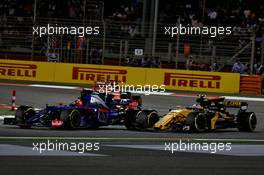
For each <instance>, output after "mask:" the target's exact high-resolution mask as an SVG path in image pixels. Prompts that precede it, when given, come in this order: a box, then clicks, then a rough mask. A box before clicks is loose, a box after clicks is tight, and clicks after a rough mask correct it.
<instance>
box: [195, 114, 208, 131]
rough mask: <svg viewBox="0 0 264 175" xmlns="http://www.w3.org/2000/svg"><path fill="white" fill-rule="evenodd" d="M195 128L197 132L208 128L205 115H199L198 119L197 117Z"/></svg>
mask: <svg viewBox="0 0 264 175" xmlns="http://www.w3.org/2000/svg"><path fill="white" fill-rule="evenodd" d="M194 124H195V128H196V129H197V131H199V132H202V131H204V130H205V127H206V119H205V116H204V115H200V114H199V115H197V117H195V123H194Z"/></svg>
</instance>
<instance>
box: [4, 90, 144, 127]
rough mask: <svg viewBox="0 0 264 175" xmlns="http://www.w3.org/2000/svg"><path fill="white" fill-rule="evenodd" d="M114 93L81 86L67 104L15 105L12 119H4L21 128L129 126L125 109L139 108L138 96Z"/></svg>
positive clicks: (139, 99)
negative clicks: (36, 106) (34, 106)
mask: <svg viewBox="0 0 264 175" xmlns="http://www.w3.org/2000/svg"><path fill="white" fill-rule="evenodd" d="M115 95H116V94H112V93H101V92H98V91H95V90H88V89H83V90H82V91H81V96H80V97H79V98H78V99H77V100H75V101H74V102H73V103H71V104H69V105H59V106H48V105H47V106H46V108H45V109H42V110H34V108H33V107H31V106H24V105H23V106H20V107H18V109H17V111H16V115H15V119H14V120H13V121H10V119H7V120H9V121H5V123H6V124H8V123H9V124H10V123H13V124H16V125H18V126H20V127H21V128H30V127H32V126H46V127H57V128H65V129H77V128H98V127H100V126H107V125H123V124H125V125H126V126H129V123H128V122H129V120H127V115H126V114H127V113H128V112H129V111H130V110H132V111H133V110H135V109H140V108H141V103H142V100H141V96H139V95H132V94H131V93H130V92H119V97H120V98H114V97H115Z"/></svg>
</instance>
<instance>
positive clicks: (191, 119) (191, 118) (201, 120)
mask: <svg viewBox="0 0 264 175" xmlns="http://www.w3.org/2000/svg"><path fill="white" fill-rule="evenodd" d="M186 125H187V126H189V127H190V131H191V132H205V131H206V130H207V117H206V115H205V114H203V113H199V112H191V113H190V114H188V116H187V120H186Z"/></svg>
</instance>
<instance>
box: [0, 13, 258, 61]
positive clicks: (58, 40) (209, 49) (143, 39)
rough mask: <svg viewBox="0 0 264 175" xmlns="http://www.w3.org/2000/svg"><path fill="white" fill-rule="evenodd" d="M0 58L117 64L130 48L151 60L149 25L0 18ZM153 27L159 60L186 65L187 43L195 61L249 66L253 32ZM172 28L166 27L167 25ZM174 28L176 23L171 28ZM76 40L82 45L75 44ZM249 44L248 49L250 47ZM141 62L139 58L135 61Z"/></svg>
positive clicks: (239, 29) (246, 30)
mask: <svg viewBox="0 0 264 175" xmlns="http://www.w3.org/2000/svg"><path fill="white" fill-rule="evenodd" d="M0 20H1V28H2V32H1V34H0V58H17V59H29V60H48V58H51V59H52V58H57V59H58V61H60V62H70V63H102V62H104V60H105V59H110V60H116V61H117V63H118V64H121V62H122V60H123V59H124V58H127V57H135V53H134V52H135V49H143V50H144V56H152V44H153V43H152V42H153V34H152V32H153V31H152V27H153V24H149V23H144V24H143V23H142V22H141V21H137V22H135V21H133V22H129V21H117V20H114V19H111V18H109V19H101V20H92V19H87V20H73V19H61V18H60V19H55V18H40V17H38V18H36V19H35V20H34V19H33V18H27V17H1V19H0ZM47 24H50V25H57V26H69V27H70V26H98V27H99V28H100V34H99V35H96V36H94V35H90V36H85V37H83V38H82V39H81V38H80V37H78V36H76V35H45V36H42V37H39V36H36V35H33V26H47ZM166 25H169V24H160V23H158V24H157V30H156V33H157V35H156V47H155V51H154V53H155V56H156V57H159V58H160V60H161V61H164V62H168V63H170V62H175V61H176V60H177V62H185V59H186V54H185V53H184V49H185V47H186V45H188V47H189V48H190V54H191V55H192V57H193V59H194V60H196V61H197V62H200V63H208V64H211V63H212V62H216V61H217V62H218V63H219V64H231V63H232V61H233V60H234V59H235V58H237V57H239V58H240V59H241V60H242V61H243V62H250V58H251V57H252V50H254V49H255V48H253V47H254V45H253V44H252V43H253V42H251V41H252V37H253V36H254V31H252V30H250V29H243V28H236V29H234V31H233V33H232V34H231V35H229V36H223V37H216V38H211V37H209V36H201V35H192V36H179V39H178V40H177V37H174V38H171V37H167V36H165V35H164V32H165V30H164V27H165V26H166ZM170 25H171V24H170ZM174 25H177V24H174ZM80 39H81V41H80ZM252 46H253V47H252ZM137 58H138V59H140V56H139V57H137Z"/></svg>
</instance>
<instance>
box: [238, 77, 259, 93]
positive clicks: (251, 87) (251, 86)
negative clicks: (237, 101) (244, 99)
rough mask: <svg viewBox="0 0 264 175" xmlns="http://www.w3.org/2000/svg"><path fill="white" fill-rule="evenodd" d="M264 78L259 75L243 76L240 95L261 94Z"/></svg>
mask: <svg viewBox="0 0 264 175" xmlns="http://www.w3.org/2000/svg"><path fill="white" fill-rule="evenodd" d="M262 80H263V78H262V77H261V76H258V75H241V76H240V93H241V94H256V95H259V94H261V91H262Z"/></svg>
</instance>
